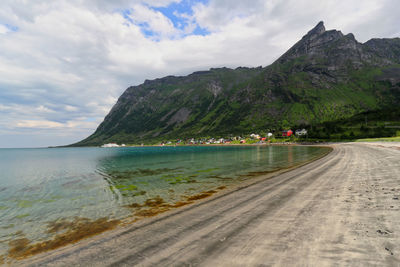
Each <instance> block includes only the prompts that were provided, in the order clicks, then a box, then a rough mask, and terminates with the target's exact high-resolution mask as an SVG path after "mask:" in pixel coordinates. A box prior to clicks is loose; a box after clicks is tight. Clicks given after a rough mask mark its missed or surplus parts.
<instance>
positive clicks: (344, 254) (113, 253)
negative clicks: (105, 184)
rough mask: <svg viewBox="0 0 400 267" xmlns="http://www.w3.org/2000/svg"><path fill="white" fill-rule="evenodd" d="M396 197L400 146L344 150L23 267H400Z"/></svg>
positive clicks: (354, 146)
mask: <svg viewBox="0 0 400 267" xmlns="http://www.w3.org/2000/svg"><path fill="white" fill-rule="evenodd" d="M399 198H400V143H387V144H379V143H369V144H368V143H360V144H359V143H357V144H338V145H334V150H333V152H331V153H330V154H329V155H328V156H326V157H324V158H322V159H319V160H317V161H314V162H312V163H310V164H308V165H305V166H303V167H300V168H298V169H295V170H292V171H289V172H286V173H282V174H279V175H276V176H275V177H272V178H270V179H264V180H260V181H259V182H257V183H254V184H252V185H249V186H246V187H244V188H241V189H238V190H234V191H232V192H228V193H226V194H222V195H220V196H216V197H214V198H212V199H205V200H203V201H202V202H199V203H197V204H194V205H193V206H190V207H185V208H182V209H178V210H177V211H175V212H173V213H170V214H161V215H159V216H158V217H154V218H151V219H149V220H147V221H143V222H139V223H137V224H133V225H131V226H128V227H125V228H123V229H118V230H116V231H113V232H109V233H106V234H104V235H102V236H98V237H96V238H95V239H92V240H85V241H84V242H81V243H78V244H75V245H73V246H70V247H66V248H62V249H59V250H56V251H52V252H49V253H46V254H43V255H38V256H36V257H34V258H31V259H27V261H26V262H25V264H27V265H31V266H58V265H60V266H134V265H140V266H177V265H178V266H180V265H195V266H255V265H263V264H265V265H283V266H291V265H301V266H320V265H346V266H352V265H360V266H365V265H379V266H383V265H385V266H391V265H392V266H396V265H399V264H400V224H399V221H400V211H399V210H400V199H399ZM21 263H22V262H21Z"/></svg>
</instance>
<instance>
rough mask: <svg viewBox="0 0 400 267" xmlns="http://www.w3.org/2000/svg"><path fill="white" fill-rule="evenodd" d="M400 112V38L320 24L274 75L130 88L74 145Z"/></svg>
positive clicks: (232, 74)
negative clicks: (362, 37) (362, 38)
mask: <svg viewBox="0 0 400 267" xmlns="http://www.w3.org/2000/svg"><path fill="white" fill-rule="evenodd" d="M399 104H400V38H393V39H371V40H369V41H368V42H365V43H359V42H358V41H357V40H356V39H355V37H354V35H353V34H347V35H343V34H342V33H341V32H340V31H336V30H330V31H326V30H325V27H324V24H323V22H320V23H318V25H317V26H316V27H315V28H313V29H312V30H311V31H309V32H308V33H307V34H306V35H305V36H304V37H303V38H302V39H301V40H300V41H298V42H297V43H296V44H295V45H294V46H293V47H292V48H290V49H289V50H288V51H287V52H286V53H285V54H283V55H282V56H281V57H280V58H279V59H278V60H276V61H275V62H274V63H273V64H271V65H269V66H267V67H264V68H262V67H258V68H242V67H239V68H237V69H228V68H218V69H210V70H209V71H199V72H195V73H192V74H190V75H188V76H184V77H175V76H168V77H165V78H161V79H155V80H152V81H148V80H146V81H145V82H144V83H143V84H141V85H138V86H132V87H129V88H128V89H126V91H125V92H124V93H123V94H122V95H121V96H120V98H119V99H118V102H117V103H116V104H115V106H114V107H113V108H112V110H111V111H110V113H109V114H108V115H107V116H106V117H105V119H104V121H103V122H102V123H101V124H100V126H99V127H98V128H97V130H96V131H95V132H94V133H93V134H92V135H91V136H89V137H88V138H86V139H84V140H82V141H81V142H79V143H77V144H75V145H76V146H90V145H99V144H103V143H108V142H121V143H136V144H137V143H140V142H150V141H151V140H163V139H164V140H167V139H174V138H188V137H206V136H227V135H229V134H233V135H237V134H239V135H240V134H248V133H251V132H256V131H266V130H267V129H276V130H278V129H282V128H287V127H292V126H294V125H310V124H321V123H324V122H333V121H338V120H342V119H346V118H351V117H354V116H355V115H357V114H361V113H363V112H364V113H365V112H371V111H375V110H382V109H386V108H392V107H397V106H399ZM378 114H381V113H378ZM382 114H384V113H382ZM399 115H400V114H399Z"/></svg>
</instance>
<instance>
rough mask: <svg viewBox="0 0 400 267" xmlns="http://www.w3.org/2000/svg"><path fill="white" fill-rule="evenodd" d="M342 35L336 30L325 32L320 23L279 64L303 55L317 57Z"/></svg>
mask: <svg viewBox="0 0 400 267" xmlns="http://www.w3.org/2000/svg"><path fill="white" fill-rule="evenodd" d="M343 36H344V35H343V33H342V32H340V31H337V30H329V31H326V30H325V26H324V22H323V21H320V22H319V23H318V24H317V26H315V27H314V28H313V29H312V30H310V31H309V32H308V33H307V34H306V35H304V36H303V38H302V39H301V40H300V41H298V42H297V43H296V44H295V45H294V46H293V47H292V48H290V49H289V50H288V51H287V52H286V53H285V54H284V55H283V56H282V57H280V58H279V59H278V62H279V63H284V62H286V61H288V60H292V59H294V58H298V57H301V56H304V55H307V56H318V55H320V54H323V53H324V50H325V49H326V48H327V47H328V46H329V45H330V44H332V43H334V42H336V41H337V40H339V39H342V38H343Z"/></svg>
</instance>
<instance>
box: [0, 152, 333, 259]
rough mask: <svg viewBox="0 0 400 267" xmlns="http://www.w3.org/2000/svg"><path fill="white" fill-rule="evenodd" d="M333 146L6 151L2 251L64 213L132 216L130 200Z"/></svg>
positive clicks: (233, 179) (166, 194) (201, 186)
mask: <svg viewBox="0 0 400 267" xmlns="http://www.w3.org/2000/svg"><path fill="white" fill-rule="evenodd" d="M327 150H328V149H327V148H318V147H303V146H185V147H125V148H54V149H0V255H2V254H7V250H8V249H9V246H8V244H9V242H10V241H12V240H16V239H20V238H27V239H29V240H31V241H32V242H38V241H43V240H48V239H51V238H52V237H53V235H54V234H55V233H49V231H48V225H49V223H51V222H54V221H59V220H60V219H64V218H65V219H72V218H81V217H82V218H89V219H93V220H94V219H98V218H102V217H106V218H110V219H123V218H127V217H131V216H133V215H132V214H134V212H133V211H132V208H129V207H127V206H128V205H131V204H134V203H137V204H139V205H142V204H143V203H144V202H145V201H146V200H148V199H152V198H155V197H157V196H160V197H161V198H162V199H163V200H164V201H165V202H167V203H176V202H178V201H182V200H185V199H186V197H187V196H191V195H196V194H199V193H201V192H204V191H207V190H213V189H216V188H217V187H219V186H222V185H224V186H228V185H230V184H235V183H238V182H240V181H243V180H245V179H251V177H252V176H251V175H249V173H250V174H251V172H261V171H273V170H277V169H280V168H285V167H290V166H293V165H296V164H298V163H301V162H305V161H308V160H310V159H312V158H315V157H318V156H320V155H321V154H322V153H326V152H327Z"/></svg>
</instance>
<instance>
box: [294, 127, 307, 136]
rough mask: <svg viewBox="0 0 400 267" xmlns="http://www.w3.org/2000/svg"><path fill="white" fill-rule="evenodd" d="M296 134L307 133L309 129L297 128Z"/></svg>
mask: <svg viewBox="0 0 400 267" xmlns="http://www.w3.org/2000/svg"><path fill="white" fill-rule="evenodd" d="M296 135H298V136H301V135H307V130H306V129H301V130H296Z"/></svg>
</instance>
